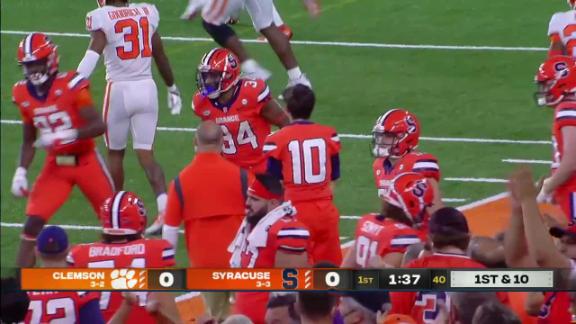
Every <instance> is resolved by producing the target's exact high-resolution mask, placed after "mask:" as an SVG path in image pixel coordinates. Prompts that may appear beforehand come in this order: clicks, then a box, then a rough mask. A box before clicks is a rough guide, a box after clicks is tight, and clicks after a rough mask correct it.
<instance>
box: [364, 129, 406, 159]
mask: <svg viewBox="0 0 576 324" xmlns="http://www.w3.org/2000/svg"><path fill="white" fill-rule="evenodd" d="M404 136H405V135H404V134H403V133H400V134H398V133H391V132H380V131H374V132H372V142H371V146H372V147H371V149H372V155H374V157H379V158H388V157H392V158H398V157H400V156H399V155H398V143H400V140H401V138H402V137H404Z"/></svg>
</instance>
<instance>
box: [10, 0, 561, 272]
mask: <svg viewBox="0 0 576 324" xmlns="http://www.w3.org/2000/svg"><path fill="white" fill-rule="evenodd" d="M150 2H153V3H155V4H156V5H157V7H158V8H159V10H160V14H161V23H160V32H161V34H162V35H164V36H181V37H208V35H207V34H206V33H205V32H204V30H203V29H202V27H201V24H200V22H199V21H198V20H196V21H193V22H184V21H181V20H179V19H178V17H179V15H180V13H181V11H183V10H184V8H185V5H186V1H184V0H182V1H172V0H150ZM276 4H277V6H278V8H279V11H280V12H281V14H282V16H283V18H284V19H285V21H286V22H287V23H288V24H290V25H291V27H292V28H293V30H294V33H295V37H294V40H297V41H301V40H307V41H318V42H349V43H394V44H409V45H417V44H424V45H457V46H458V45H476V46H509V47H546V46H547V37H546V31H547V26H548V21H549V19H550V16H551V15H552V13H554V12H555V11H559V10H565V9H566V3H565V1H561V0H557V1H540V0H524V1H520V0H509V1H471V0H467V1H464V0H434V1H433V0H423V1H401V0H386V1H376V0H332V1H328V0H324V3H323V4H324V12H323V14H322V16H321V17H320V18H319V19H316V20H311V19H309V18H308V16H307V13H306V12H305V11H304V9H303V7H302V6H301V5H300V2H299V1H298V0H277V1H276ZM95 6H96V4H95V2H94V1H92V0H84V1H64V0H50V1H33V0H8V1H2V2H1V29H2V34H1V46H2V52H1V69H0V70H1V96H2V97H1V100H2V101H1V104H2V106H1V107H2V109H1V119H2V126H1V143H2V146H1V150H2V151H1V162H2V164H1V181H2V191H1V214H0V215H1V221H2V227H1V231H2V233H1V235H0V237H1V256H2V264H1V265H2V267H10V266H13V265H14V263H15V254H16V251H17V247H18V243H19V239H18V235H19V233H20V228H18V227H10V226H12V225H11V224H17V223H22V222H23V220H24V207H25V201H24V200H16V199H14V198H13V197H12V196H11V194H10V183H11V179H12V175H13V172H14V169H15V167H16V160H17V157H18V151H19V145H20V142H21V130H20V126H19V125H16V124H11V123H10V122H11V121H14V120H18V119H19V115H18V112H17V108H15V107H14V106H13V105H12V104H11V102H10V96H11V87H12V84H13V83H14V82H15V81H17V80H19V79H20V78H21V77H22V74H21V71H20V69H19V68H18V66H17V65H16V58H15V55H16V48H17V44H18V42H19V41H20V39H21V38H22V37H24V36H23V34H20V33H18V32H29V31H46V32H57V33H82V34H85V31H84V16H85V14H86V12H88V11H89V10H92V9H94V8H95ZM234 28H235V29H236V31H237V32H238V33H239V34H240V35H241V36H242V37H243V38H248V39H254V38H255V37H256V36H257V35H256V34H255V32H254V30H253V29H252V26H251V23H250V21H249V18H248V16H247V15H243V16H242V18H241V22H240V24H239V25H236V26H235V27H234ZM53 39H54V41H55V42H56V43H57V44H58V46H59V52H60V56H61V60H60V64H61V65H60V66H61V70H67V69H75V68H76V66H77V64H78V62H79V61H80V59H81V58H82V56H83V54H84V51H85V49H86V47H87V44H88V39H87V38H84V37H70V36H54V37H53ZM352 45H354V44H352ZM213 46H215V44H214V43H213V42H210V41H199V42H191V41H174V40H165V47H166V51H167V54H168V56H169V58H170V60H171V63H172V67H173V69H174V71H175V75H176V80H177V84H178V86H179V87H180V89H181V91H182V93H183V99H184V101H185V103H184V105H185V106H184V109H183V113H182V114H181V115H180V116H171V115H170V114H169V111H168V109H167V107H166V103H165V88H164V87H163V86H162V81H161V80H160V79H159V78H157V79H156V80H157V82H158V84H159V85H160V93H161V98H160V100H161V101H160V104H161V111H160V113H161V115H160V122H159V126H165V127H187V128H188V127H195V126H196V125H197V123H198V119H197V118H196V117H194V116H193V113H192V112H191V110H190V108H189V107H190V105H189V102H190V99H191V97H192V94H193V92H194V91H195V90H196V83H195V70H196V65H197V63H198V61H199V59H200V57H201V55H202V54H203V53H204V52H205V51H207V50H209V49H210V48H212V47H213ZM247 47H248V49H249V51H250V52H251V54H252V55H253V56H254V57H255V58H256V59H257V60H259V61H260V62H261V63H262V64H263V65H264V66H265V67H266V68H268V69H270V70H272V71H273V72H274V75H273V77H272V79H271V80H270V85H271V87H272V89H273V91H274V92H275V93H276V94H277V93H279V92H280V91H281V90H282V89H283V88H284V86H285V84H286V81H287V76H286V75H285V73H284V71H283V69H282V67H281V65H280V63H279V61H278V60H277V59H276V57H275V56H274V54H273V52H272V50H271V49H270V47H269V46H267V44H249V45H247ZM293 48H294V51H295V53H296V55H297V56H298V59H299V61H300V65H301V67H302V69H303V70H304V71H305V72H306V73H307V74H308V75H309V77H310V78H311V80H312V83H313V85H314V89H315V91H316V93H317V97H318V100H317V102H318V105H317V108H316V112H315V115H314V119H315V120H316V121H318V122H320V123H325V124H329V125H332V126H335V127H336V128H337V129H338V131H339V132H340V133H341V134H368V133H369V132H370V130H371V127H372V124H373V122H374V121H375V119H376V118H377V117H378V115H380V114H382V113H383V112H385V111H386V110H387V109H389V108H393V107H405V108H408V109H410V110H412V111H413V112H414V113H416V114H417V116H418V117H419V119H420V121H421V123H422V125H423V136H426V137H434V138H438V137H440V138H479V139H510V140H548V139H549V137H550V135H549V134H550V130H549V129H550V123H551V120H552V119H551V118H552V110H549V109H538V108H537V107H536V106H535V104H534V102H533V100H532V92H533V91H534V85H533V83H532V80H533V75H534V72H535V71H536V68H537V66H538V64H539V63H540V61H541V60H543V59H544V57H545V52H543V51H519V50H511V51H502V50H461V49H429V48H417V49H406V48H382V47H376V46H326V45H310V44H298V45H294V46H293ZM92 84H93V86H92V90H93V93H94V97H95V98H96V100H97V103H98V105H101V103H102V98H103V92H104V86H105V81H104V67H103V65H102V64H100V66H99V68H98V69H97V70H96V72H95V73H94V74H93V76H92ZM192 137H193V134H192V133H190V132H167V131H160V132H159V133H158V134H157V141H156V147H155V149H156V155H157V157H158V159H159V162H160V163H161V164H162V166H163V167H164V170H165V173H166V175H167V177H168V178H169V179H171V178H173V177H174V176H175V175H176V173H177V172H178V171H179V169H180V168H181V167H183V166H184V165H185V164H186V163H187V162H188V161H190V159H191V158H192V156H193V148H192ZM99 142H100V145H101V146H102V140H99ZM368 144H369V141H368V140H367V139H358V138H347V137H344V138H343V140H342V145H343V153H342V158H341V159H342V162H341V164H342V179H341V181H340V182H339V183H338V185H337V190H336V202H337V204H338V206H339V208H340V210H341V212H342V215H361V214H362V213H365V212H370V211H375V210H376V208H377V206H378V200H377V197H376V191H375V189H374V188H373V180H372V176H371V162H372V158H371V156H370V152H369V148H368V147H369V146H368ZM420 149H421V150H423V151H426V152H430V153H433V154H435V155H437V156H438V158H439V160H440V163H441V167H442V171H443V177H447V178H494V179H502V178H505V177H506V174H507V173H508V172H509V171H510V170H511V169H512V168H513V167H514V165H513V164H508V163H504V162H502V159H507V158H512V159H537V160H550V158H551V147H550V145H546V144H519V143H513V144H499V143H486V142H478V143H469V142H462V141H454V142H451V141H450V142H447V141H431V140H425V141H422V142H421V146H420ZM102 152H103V150H102ZM42 158H43V153H42V152H37V156H36V159H35V162H34V164H33V167H32V169H31V170H30V172H29V178H28V179H29V181H30V183H32V181H33V179H34V177H35V176H36V174H37V172H38V171H39V168H40V167H41V165H42ZM125 165H126V189H128V190H132V191H135V192H137V193H139V194H140V195H141V196H143V198H144V199H145V201H146V202H147V203H148V209H149V210H150V211H155V210H156V206H155V199H154V197H153V194H152V192H151V189H150V188H149V186H148V184H147V181H146V179H145V176H144V174H143V172H142V171H141V169H140V167H139V166H138V163H137V161H136V160H135V157H134V155H133V154H132V153H128V154H127V159H126V162H125ZM534 167H535V168H536V170H537V173H539V174H544V173H545V172H546V170H547V166H545V165H542V164H538V165H535V166H534ZM441 189H442V191H443V195H444V197H446V198H461V199H465V201H462V202H450V203H449V204H451V205H463V204H465V203H470V202H473V201H474V200H478V199H481V198H484V197H486V196H489V195H492V194H496V193H499V192H501V191H503V184H502V183H488V182H462V181H457V182H456V181H443V182H442V184H441ZM222 198H223V199H225V197H222ZM52 223H54V224H71V225H96V224H97V221H96V217H95V216H94V215H93V213H92V211H91V209H90V207H89V205H88V203H87V202H86V201H85V200H84V199H83V197H82V196H81V195H80V194H79V192H78V191H75V192H74V194H73V195H72V196H71V197H70V199H69V200H68V202H67V203H66V204H65V206H64V207H63V208H62V209H61V210H60V211H59V212H58V213H57V215H55V216H54V218H53V219H52ZM353 226H354V221H353V220H347V219H343V220H342V222H341V232H342V235H343V236H349V235H350V233H351V230H352V228H353ZM69 233H70V237H71V240H72V241H73V242H88V241H93V240H95V239H96V238H97V233H98V232H97V231H94V230H70V231H69ZM182 241H183V240H180V242H182ZM178 258H179V263H180V264H181V265H185V259H184V253H183V248H182V247H181V248H180V249H179V254H178Z"/></svg>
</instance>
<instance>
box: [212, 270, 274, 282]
mask: <svg viewBox="0 0 576 324" xmlns="http://www.w3.org/2000/svg"><path fill="white" fill-rule="evenodd" d="M212 279H213V280H270V272H269V271H214V272H212Z"/></svg>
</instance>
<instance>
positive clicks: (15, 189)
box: [11, 167, 28, 198]
mask: <svg viewBox="0 0 576 324" xmlns="http://www.w3.org/2000/svg"><path fill="white" fill-rule="evenodd" d="M11 191H12V194H13V195H14V196H15V197H18V198H22V197H26V196H28V179H27V178H26V169H24V168H23V167H18V168H17V169H16V172H15V173H14V178H12V188H11Z"/></svg>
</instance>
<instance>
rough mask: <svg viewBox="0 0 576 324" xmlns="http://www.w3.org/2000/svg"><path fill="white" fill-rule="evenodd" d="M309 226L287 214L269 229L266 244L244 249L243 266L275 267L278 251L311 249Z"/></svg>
mask: <svg viewBox="0 0 576 324" xmlns="http://www.w3.org/2000/svg"><path fill="white" fill-rule="evenodd" d="M309 239H310V233H309V232H308V228H306V226H305V225H304V224H302V223H301V222H300V221H298V220H296V219H295V218H294V217H290V216H285V217H283V218H281V219H279V220H278V221H277V222H276V223H274V224H273V225H272V226H271V227H270V229H269V230H268V236H267V238H266V243H265V244H266V245H265V246H263V247H256V246H250V244H246V249H245V250H244V251H242V260H241V267H242V268H274V264H275V263H276V252H278V251H282V252H285V253H296V254H300V253H303V252H309V250H310V240H309Z"/></svg>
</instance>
